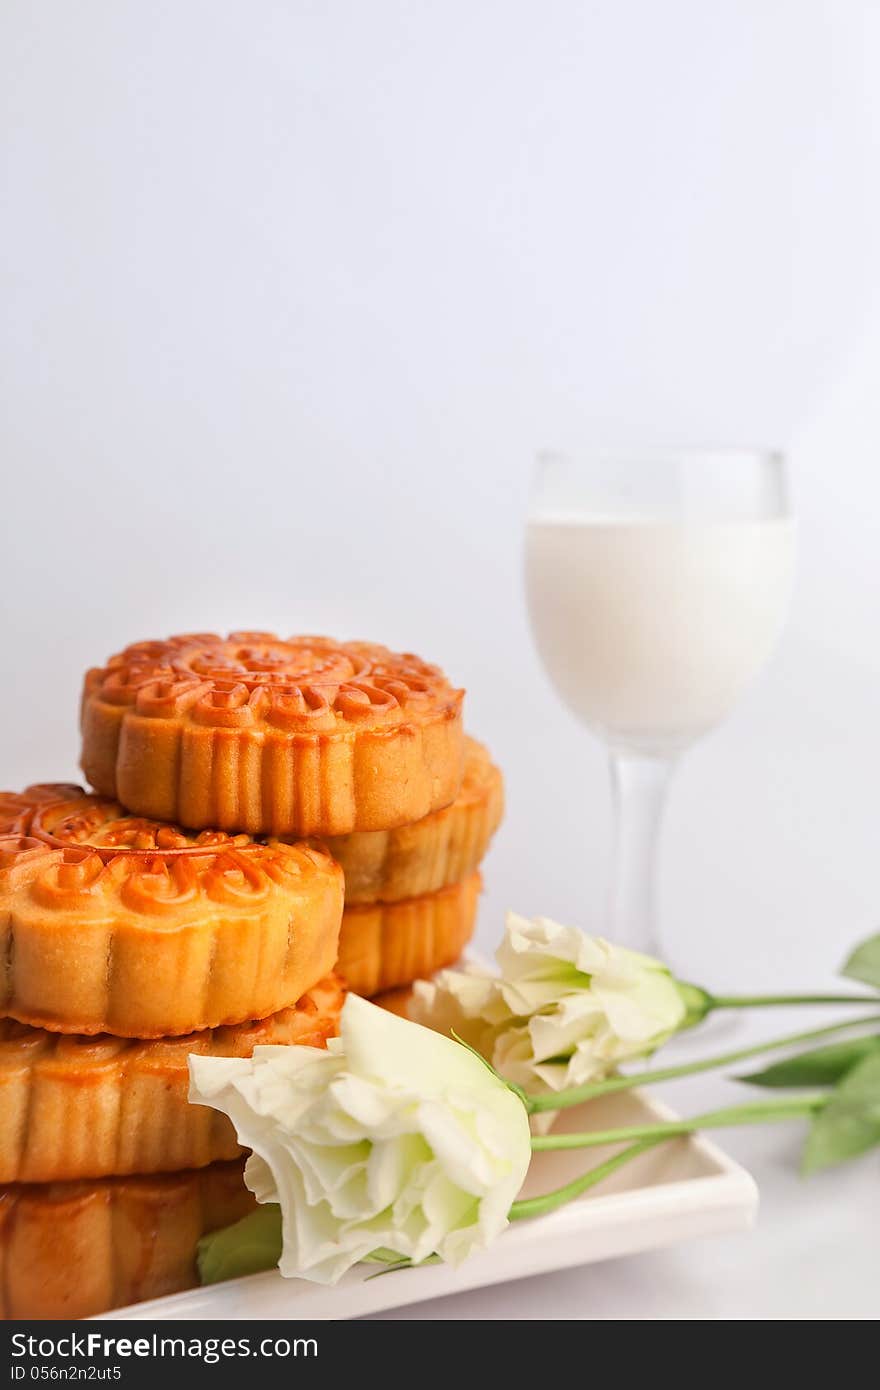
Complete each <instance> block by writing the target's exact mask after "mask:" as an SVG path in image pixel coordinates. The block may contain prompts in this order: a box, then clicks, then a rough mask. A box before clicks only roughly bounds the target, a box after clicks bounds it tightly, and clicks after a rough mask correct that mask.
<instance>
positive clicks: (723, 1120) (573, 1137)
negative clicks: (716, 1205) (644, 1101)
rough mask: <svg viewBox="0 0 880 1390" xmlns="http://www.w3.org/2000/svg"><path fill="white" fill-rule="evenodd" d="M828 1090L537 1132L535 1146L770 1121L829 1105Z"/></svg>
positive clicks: (581, 1144)
mask: <svg viewBox="0 0 880 1390" xmlns="http://www.w3.org/2000/svg"><path fill="white" fill-rule="evenodd" d="M827 1099H828V1097H827V1096H826V1095H825V1094H824V1093H817V1094H815V1095H811V1096H789V1097H786V1098H784V1099H783V1100H773V1101H756V1102H755V1103H754V1104H752V1105H729V1106H727V1107H726V1108H725V1109H723V1110H707V1111H706V1112H705V1114H703V1115H693V1116H691V1118H690V1119H682V1120H669V1121H667V1122H665V1123H662V1124H651V1125H628V1126H625V1127H624V1128H623V1129H604V1130H592V1131H588V1132H587V1133H585V1134H543V1135H535V1136H534V1138H533V1139H532V1148H533V1149H534V1150H535V1151H539V1150H542V1149H591V1148H594V1147H596V1146H598V1145H599V1144H625V1143H629V1142H630V1141H632V1140H634V1139H654V1138H657V1139H674V1138H676V1136H677V1135H680V1134H693V1133H694V1131H695V1130H698V1129H727V1128H730V1127H731V1126H733V1125H760V1124H769V1123H772V1122H773V1121H774V1120H790V1119H793V1118H795V1117H796V1116H799V1115H812V1114H813V1113H814V1112H815V1111H816V1110H820V1109H821V1108H822V1106H823V1105H825V1103H826V1101H827Z"/></svg>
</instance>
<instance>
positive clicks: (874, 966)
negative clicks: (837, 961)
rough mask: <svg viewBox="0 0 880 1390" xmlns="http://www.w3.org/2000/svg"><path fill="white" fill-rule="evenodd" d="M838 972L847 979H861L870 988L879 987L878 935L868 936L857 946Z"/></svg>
mask: <svg viewBox="0 0 880 1390" xmlns="http://www.w3.org/2000/svg"><path fill="white" fill-rule="evenodd" d="M840 973H841V974H842V975H845V976H846V977H847V979H848V980H861V982H862V984H865V985H870V986H871V987H872V989H880V936H869V937H868V939H867V941H863V942H862V944H861V945H860V946H857V947H856V949H855V950H854V951H853V953H852V955H851V956H850V958H849V960H848V961H847V962H846V965H845V966H844V967H843V970H842V971H841V972H840Z"/></svg>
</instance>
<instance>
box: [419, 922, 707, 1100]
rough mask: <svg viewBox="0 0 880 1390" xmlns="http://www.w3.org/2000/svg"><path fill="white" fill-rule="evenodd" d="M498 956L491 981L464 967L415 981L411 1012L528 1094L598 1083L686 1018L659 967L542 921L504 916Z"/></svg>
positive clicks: (673, 987)
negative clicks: (480, 1056)
mask: <svg viewBox="0 0 880 1390" xmlns="http://www.w3.org/2000/svg"><path fill="white" fill-rule="evenodd" d="M496 959H497V961H498V966H499V972H500V973H499V974H498V975H497V976H496V975H491V976H490V975H487V974H485V972H479V971H475V970H474V969H473V968H471V969H468V970H443V971H441V972H440V974H439V975H437V976H435V978H434V979H433V980H431V981H420V982H419V984H418V985H417V986H416V988H415V991H414V997H413V1002H412V1004H411V1007H410V1013H411V1016H412V1017H413V1018H415V1019H417V1020H418V1021H419V1022H422V1023H425V1024H428V1025H429V1026H430V1027H433V1028H437V1029H439V1030H441V1031H443V1032H449V1031H451V1030H453V1029H454V1031H455V1032H456V1033H458V1035H459V1036H460V1037H462V1038H464V1039H465V1041H466V1042H468V1043H470V1044H471V1046H473V1047H476V1048H477V1049H478V1051H480V1052H481V1053H482V1054H483V1055H484V1056H485V1057H486V1058H487V1060H488V1061H490V1062H491V1063H492V1065H493V1067H495V1069H496V1071H498V1072H499V1073H500V1074H501V1075H502V1076H504V1077H505V1078H506V1079H507V1080H508V1081H512V1082H515V1083H516V1084H517V1085H519V1086H521V1087H522V1088H523V1089H524V1090H526V1091H529V1092H531V1093H532V1094H535V1095H537V1094H541V1093H542V1092H543V1093H546V1092H547V1091H560V1090H562V1089H564V1088H565V1087H568V1086H580V1085H584V1084H585V1083H587V1082H589V1081H598V1080H601V1079H602V1078H603V1077H605V1076H607V1075H609V1073H610V1072H612V1071H614V1070H615V1069H616V1068H617V1066H618V1065H619V1064H620V1063H621V1062H626V1061H630V1060H632V1059H633V1058H636V1057H643V1056H645V1055H646V1054H648V1053H650V1052H653V1051H654V1049H655V1048H657V1047H659V1046H660V1044H661V1043H663V1042H665V1041H666V1039H667V1038H668V1037H669V1036H670V1034H672V1033H674V1032H675V1031H676V1030H677V1029H678V1028H680V1027H681V1025H682V1024H683V1022H684V1020H685V1015H686V1008H685V1002H684V999H683V997H682V995H681V993H680V992H679V988H678V985H677V983H676V981H675V980H674V978H673V977H672V975H671V974H670V973H669V971H668V970H667V969H666V967H665V966H663V965H662V964H661V963H660V962H659V961H656V960H653V959H652V958H651V957H649V956H642V955H639V954H638V953H637V952H635V951H628V950H626V949H625V948H624V947H622V946H614V945H612V944H611V943H610V942H608V941H604V940H602V938H601V937H590V936H587V935H586V933H585V932H582V931H580V930H579V929H578V928H576V927H564V926H560V925H559V923H557V922H551V921H550V920H549V919H548V918H546V917H537V918H535V919H534V920H533V921H529V920H528V919H527V918H525V917H518V916H516V914H515V913H509V914H508V917H507V924H506V932H505V936H504V940H503V941H502V943H501V945H500V946H499V948H498V951H497V953H496ZM546 1122H547V1121H546V1119H544V1118H542V1120H541V1123H542V1124H545V1123H546Z"/></svg>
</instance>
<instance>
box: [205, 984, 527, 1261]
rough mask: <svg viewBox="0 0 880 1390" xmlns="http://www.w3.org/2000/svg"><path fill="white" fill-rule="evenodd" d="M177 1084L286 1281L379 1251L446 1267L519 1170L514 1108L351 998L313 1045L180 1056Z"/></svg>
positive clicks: (510, 1189) (468, 1070)
mask: <svg viewBox="0 0 880 1390" xmlns="http://www.w3.org/2000/svg"><path fill="white" fill-rule="evenodd" d="M190 1077H191V1086H190V1099H191V1100H193V1101H196V1102H197V1103H200V1104H203V1105H210V1106H213V1107H214V1109H215V1110H222V1111H223V1112H224V1113H225V1114H227V1115H228V1116H229V1117H230V1119H231V1120H232V1122H233V1124H234V1125H235V1129H236V1132H237V1134H238V1138H239V1141H240V1143H242V1144H243V1145H244V1146H245V1147H247V1148H250V1149H252V1150H253V1154H252V1156H251V1158H249V1160H248V1163H247V1167H246V1169H245V1181H246V1182H247V1185H248V1187H250V1189H251V1190H252V1191H253V1192H254V1193H255V1195H256V1197H257V1200H258V1201H259V1202H277V1203H279V1204H280V1207H281V1215H282V1232H283V1252H282V1256H281V1260H280V1263H279V1268H280V1270H281V1273H282V1274H285V1275H288V1276H302V1277H305V1278H308V1279H313V1280H315V1281H317V1282H319V1283H335V1281H336V1280H337V1279H339V1278H340V1276H341V1275H342V1274H344V1273H345V1271H346V1270H347V1269H349V1268H350V1267H351V1266H352V1265H353V1264H355V1263H357V1262H358V1261H359V1260H362V1259H364V1258H365V1257H366V1256H368V1255H370V1254H371V1253H372V1252H373V1251H375V1250H377V1249H379V1248H384V1249H389V1250H393V1251H395V1252H396V1253H398V1254H399V1255H400V1256H403V1257H407V1258H409V1259H411V1260H412V1261H413V1262H414V1263H418V1262H419V1261H421V1260H424V1259H426V1258H427V1257H428V1256H429V1255H432V1254H435V1253H436V1254H437V1255H439V1256H440V1257H441V1259H443V1260H447V1261H449V1262H450V1263H452V1264H458V1263H459V1262H460V1261H461V1260H463V1259H465V1257H466V1256H468V1255H470V1254H472V1253H473V1252H474V1251H476V1250H481V1249H483V1248H485V1247H486V1246H487V1245H489V1243H490V1242H491V1241H492V1240H494V1239H495V1237H496V1236H497V1235H498V1234H499V1232H500V1231H502V1230H503V1229H504V1227H505V1226H506V1225H507V1220H508V1215H507V1214H508V1211H509V1209H510V1205H511V1203H512V1202H513V1201H514V1199H515V1197H516V1195H517V1192H518V1191H519V1189H520V1186H521V1185H522V1182H523V1179H524V1177H525V1174H526V1170H527V1168H528V1165H529V1158H530V1156H531V1147H530V1134H529V1124H528V1119H527V1116H526V1112H525V1108H524V1107H523V1105H522V1103H521V1102H520V1100H519V1099H518V1098H517V1097H516V1096H515V1095H514V1094H513V1092H512V1091H510V1090H508V1088H507V1087H506V1086H505V1085H504V1084H503V1082H501V1081H499V1080H498V1078H497V1077H496V1076H493V1074H492V1073H491V1071H489V1069H488V1068H487V1067H486V1066H484V1064H483V1063H482V1062H481V1061H480V1059H479V1058H478V1057H475V1056H473V1054H472V1053H470V1052H468V1051H467V1049H466V1048H464V1047H461V1046H460V1045H459V1044H458V1043H457V1042H454V1041H453V1040H452V1039H451V1038H444V1037H441V1036H439V1035H438V1034H436V1033H434V1032H431V1031H430V1030H428V1029H426V1028H421V1027H419V1026H418V1025H416V1024H413V1023H408V1022H407V1021H406V1020H405V1019H401V1018H397V1017H395V1015H393V1014H391V1013H388V1012H386V1011H385V1010H383V1009H380V1008H377V1007H376V1006H375V1005H374V1004H370V1003H368V1002H367V1001H366V1000H365V999H360V998H358V997H357V996H354V995H349V997H348V999H347V1000H346V1003H345V1007H344V1008H343V1011H342V1021H341V1030H340V1036H339V1038H334V1039H332V1040H331V1042H330V1043H329V1045H328V1048H327V1050H326V1051H324V1050H322V1049H317V1048H310V1047H258V1048H256V1049H255V1050H254V1054H253V1057H251V1058H238V1057H234V1058H233V1057H229V1058H226V1057H204V1056H191V1057H190Z"/></svg>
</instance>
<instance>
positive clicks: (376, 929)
mask: <svg viewBox="0 0 880 1390" xmlns="http://www.w3.org/2000/svg"><path fill="white" fill-rule="evenodd" d="M481 887H482V883H481V879H480V875H479V874H478V873H475V874H471V875H470V876H469V877H468V878H466V879H465V880H464V881H463V882H462V883H453V884H452V885H451V886H450V887H449V888H441V889H440V891H439V892H437V893H426V894H425V895H424V896H423V897H421V898H406V899H404V901H403V902H399V903H373V904H370V905H364V906H359V907H347V908H346V909H345V912H344V913H343V914H342V931H341V933H340V937H339V960H338V962H337V965H336V969H337V970H338V972H339V974H340V975H341V976H342V978H343V979H344V980H345V982H346V984H347V985H348V987H349V989H351V990H352V991H353V993H355V994H363V995H366V996H367V997H368V998H369V997H370V996H371V995H374V994H379V993H381V992H382V991H384V990H389V989H397V988H398V987H400V986H401V985H409V984H411V983H412V981H413V980H420V979H422V978H423V977H425V976H426V975H433V974H434V972H435V970H440V969H442V967H443V966H444V965H452V963H453V962H454V961H456V960H458V957H459V956H460V955H461V953H462V951H463V950H464V948H465V946H466V945H467V943H468V941H470V939H471V936H472V935H473V930H474V924H475V922H476V916H477V899H478V898H479V895H480V889H481Z"/></svg>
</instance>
